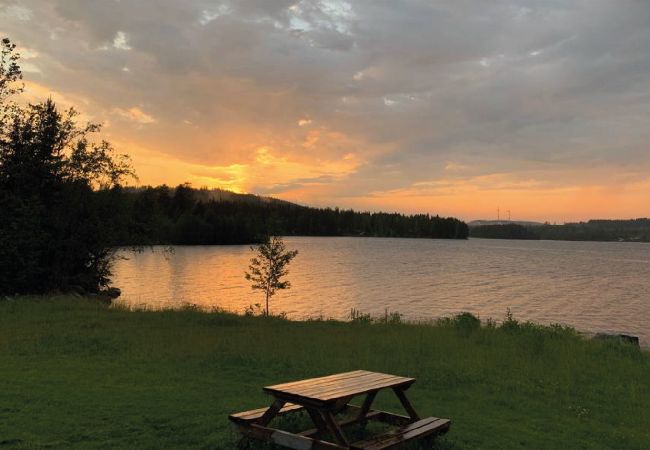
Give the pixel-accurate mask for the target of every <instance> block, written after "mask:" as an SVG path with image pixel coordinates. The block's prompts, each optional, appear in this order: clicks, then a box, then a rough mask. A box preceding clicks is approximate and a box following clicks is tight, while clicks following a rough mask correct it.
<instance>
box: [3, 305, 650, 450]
mask: <svg viewBox="0 0 650 450" xmlns="http://www.w3.org/2000/svg"><path fill="white" fill-rule="evenodd" d="M511 325H512V326H507V327H504V328H496V327H488V328H485V327H484V328H481V329H473V328H472V327H471V323H470V324H469V325H468V326H462V325H460V326H459V325H458V324H457V323H454V322H452V321H450V322H449V323H447V324H446V325H442V326H431V325H401V324H391V325H378V324H367V323H341V322H328V321H321V322H289V321H284V320H280V319H274V318H254V317H240V316H235V315H230V314H224V313H209V314H208V313H201V312H198V311H191V310H188V311H176V312H172V311H160V312H128V311H124V310H119V309H109V308H106V307H103V306H100V305H98V304H95V303H93V302H91V301H87V300H83V299H71V298H49V299H43V298H19V299H15V300H0V449H2V448H14V447H17V448H40V447H52V448H235V447H236V445H237V444H236V443H237V436H236V435H234V434H233V432H232V431H231V430H230V427H229V424H228V420H227V415H228V413H230V412H234V411H242V410H245V409H251V408H255V407H261V406H265V405H266V404H267V403H268V402H269V399H268V398H267V397H266V396H265V395H264V394H263V393H262V391H261V387H262V386H264V385H268V384H274V383H279V382H283V381H289V380H294V379H300V378H306V377H312V376H319V375H326V374H330V373H335V372H342V371H347V370H353V369H360V368H362V369H367V370H375V371H382V372H388V373H395V374H400V375H407V376H412V377H415V378H417V382H416V383H415V385H414V386H413V387H412V388H411V390H410V391H409V394H410V398H411V400H412V401H413V403H414V404H415V406H416V408H417V409H418V410H419V412H420V414H421V415H423V416H425V415H434V416H438V417H447V418H451V419H452V420H453V425H452V428H451V431H450V432H449V434H447V435H446V436H445V437H443V438H441V439H439V440H438V441H437V443H436V446H437V447H439V448H448V449H452V448H453V449H461V448H494V449H505V448H526V449H530V448H603V449H604V448H618V449H622V448H638V449H647V448H650V356H649V355H648V354H647V353H644V352H642V351H639V350H638V349H636V348H635V347H633V346H631V345H623V344H618V343H616V342H607V341H586V340H584V339H582V338H581V337H579V336H578V335H577V334H576V333H575V332H573V331H571V330H566V329H559V328H558V329H552V328H542V327H536V326H531V325H523V326H522V325H516V324H511ZM376 406H379V407H382V408H387V409H393V410H395V411H400V408H399V404H398V403H397V401H396V400H395V399H393V398H391V396H390V395H388V394H386V395H381V394H380V396H378V402H377V405H376ZM288 425H291V424H290V423H288ZM250 448H262V447H260V446H256V445H251V446H250Z"/></svg>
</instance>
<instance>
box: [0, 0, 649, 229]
mask: <svg viewBox="0 0 650 450" xmlns="http://www.w3.org/2000/svg"><path fill="white" fill-rule="evenodd" d="M82 3H83V7H80V5H81V4H82ZM113 3H114V2H112V1H105V2H91V3H86V2H82V1H81V0H56V1H46V0H29V1H20V2H17V1H11V0H7V1H0V34H2V35H6V36H10V37H11V38H12V40H14V41H15V42H16V43H17V44H18V46H19V48H20V49H21V53H22V56H23V59H22V65H23V70H24V75H25V83H26V93H27V97H28V98H30V99H34V100H36V99H43V98H47V97H52V98H53V99H54V100H55V101H57V103H58V104H59V105H60V106H61V107H70V106H74V107H76V108H77V109H78V110H79V111H81V112H82V113H83V115H82V116H81V117H82V119H84V120H94V121H98V122H101V123H103V124H104V131H105V137H106V138H107V139H108V140H110V141H111V142H112V143H113V144H114V146H115V147H116V148H117V149H118V150H120V151H121V152H124V153H128V154H130V155H131V157H132V159H133V162H134V166H135V169H136V171H137V173H138V175H139V183H140V184H145V185H158V184H168V185H176V184H180V183H184V182H189V183H191V184H192V185H193V186H195V187H204V186H205V187H211V188H212V187H214V188H223V189H228V190H232V191H234V192H240V193H243V192H250V193H255V194H259V195H268V196H273V197H278V198H282V199H286V200H290V201H296V202H300V203H304V204H309V205H314V206H338V207H342V208H349V207H350V208H355V209H362V210H385V211H400V212H409V213H416V212H426V213H431V214H440V215H445V216H447V215H452V216H457V217H460V218H462V219H465V220H471V219H493V218H496V216H497V209H499V210H500V211H502V212H505V211H510V213H511V217H512V218H513V219H521V220H538V221H550V222H558V223H560V222H565V221H575V220H585V219H589V218H631V217H642V216H648V215H650V206H649V205H650V203H649V202H648V199H649V198H650V175H649V174H650V170H649V169H650V152H648V151H647V145H648V142H650V128H649V127H648V126H647V120H648V117H649V114H650V97H649V96H648V92H650V72H648V70H647V67H648V64H649V63H650V53H649V52H648V51H647V49H648V48H650V28H648V27H647V23H648V13H647V12H648V8H647V6H646V5H645V4H644V3H643V2H625V5H626V6H625V7H620V6H619V4H618V2H610V1H605V0H602V1H601V0H597V1H594V2H566V3H562V2H559V3H558V2H552V3H548V2H529V1H524V0H510V1H506V2H498V3H497V4H492V3H489V2H478V1H477V2H460V3H456V2H440V3H439V4H432V2H425V1H415V2H394V3H393V2H382V3H381V4H379V2H373V1H369V0H368V1H366V0H361V1H355V2H351V1H350V2H348V1H344V0H327V1H324V0H323V1H307V0H301V1H299V0H286V1H284V0H283V1H267V0H252V1H246V2H239V1H223V2H217V3H215V2H207V1H202V0H192V1H187V2H185V1H184V2H179V1H175V0H174V1H173V0H163V1H160V2H156V7H155V8H151V5H145V3H148V2H141V1H136V0H127V1H121V2H119V4H120V7H119V8H114V7H113V6H112V5H113ZM470 6H471V7H470ZM613 24H616V26H614V25H613ZM405 30H408V32H407V33H406V32H405ZM468 30H471V32H469V31H468Z"/></svg>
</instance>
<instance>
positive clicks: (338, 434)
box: [321, 410, 350, 447]
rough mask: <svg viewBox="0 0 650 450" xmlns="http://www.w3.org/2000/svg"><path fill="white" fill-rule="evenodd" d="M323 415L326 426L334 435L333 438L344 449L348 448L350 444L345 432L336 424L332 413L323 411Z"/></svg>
mask: <svg viewBox="0 0 650 450" xmlns="http://www.w3.org/2000/svg"><path fill="white" fill-rule="evenodd" d="M321 415H322V417H323V420H324V421H325V424H326V425H327V429H328V430H329V432H330V433H332V436H333V437H334V440H335V441H336V443H337V444H339V445H342V446H344V447H348V446H349V445H350V443H349V442H348V440H347V439H346V437H345V435H344V434H343V430H341V427H340V426H339V424H338V423H336V419H334V415H333V414H332V412H331V411H327V410H326V411H321Z"/></svg>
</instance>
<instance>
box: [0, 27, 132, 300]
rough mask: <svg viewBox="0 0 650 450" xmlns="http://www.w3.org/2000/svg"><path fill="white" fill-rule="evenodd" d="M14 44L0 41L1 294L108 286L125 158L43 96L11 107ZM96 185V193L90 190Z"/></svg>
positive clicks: (93, 127)
mask: <svg viewBox="0 0 650 450" xmlns="http://www.w3.org/2000/svg"><path fill="white" fill-rule="evenodd" d="M17 61H18V55H17V54H16V53H15V46H14V45H13V44H12V43H11V42H10V41H9V40H8V39H3V40H2V65H1V68H0V101H2V114H3V116H2V119H3V120H2V125H1V126H0V211H2V217H3V220H2V221H1V222H0V249H1V252H0V294H14V293H42V292H47V291H52V290H71V289H79V290H85V291H90V292H97V291H98V290H100V289H101V288H102V287H105V286H107V285H108V283H109V277H110V266H111V262H112V260H113V256H114V246H115V244H117V242H118V236H119V232H118V229H119V228H120V227H119V226H118V225H119V224H120V223H121V222H120V217H119V214H117V213H116V211H119V210H120V209H119V202H120V200H121V196H120V182H121V181H122V180H123V179H124V178H125V177H127V176H133V175H134V174H133V172H132V170H131V166H130V164H129V160H128V157H127V156H125V155H115V152H114V150H113V148H112V147H111V146H110V144H109V143H107V142H105V141H100V142H95V141H94V140H92V137H93V136H94V135H95V134H97V133H98V132H99V131H100V126H99V125H98V124H93V123H89V124H86V125H83V126H80V125H79V124H78V123H77V121H76V118H77V116H78V113H77V112H76V111H75V110H74V109H69V110H67V111H65V112H60V111H59V110H58V109H57V107H56V105H55V104H54V102H53V101H52V100H51V99H48V100H46V101H44V102H41V103H37V104H29V105H27V106H18V105H17V104H16V103H12V102H11V101H10V99H9V96H11V95H13V94H17V93H20V92H21V90H22V89H21V87H16V86H15V83H16V82H17V80H19V79H20V78H21V74H20V68H19V66H18V63H17ZM96 189H99V190H96Z"/></svg>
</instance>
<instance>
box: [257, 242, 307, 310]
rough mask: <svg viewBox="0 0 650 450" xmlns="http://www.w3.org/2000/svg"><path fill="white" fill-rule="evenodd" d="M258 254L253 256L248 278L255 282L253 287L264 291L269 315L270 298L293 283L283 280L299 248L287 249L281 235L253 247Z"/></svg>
mask: <svg viewBox="0 0 650 450" xmlns="http://www.w3.org/2000/svg"><path fill="white" fill-rule="evenodd" d="M251 250H252V251H254V252H256V253H257V254H256V256H254V257H253V258H251V262H250V266H249V267H248V270H249V271H248V272H246V279H247V280H248V281H250V282H252V283H253V285H252V288H253V289H259V290H261V291H264V294H265V295H266V308H265V310H264V315H266V316H268V315H269V299H270V298H271V297H272V296H273V295H274V294H275V293H276V291H278V290H280V289H289V288H290V287H291V283H290V282H289V281H282V278H283V277H284V276H285V275H287V274H288V273H289V271H288V270H287V265H289V263H290V262H291V260H292V259H293V258H295V257H296V255H297V254H298V250H287V249H286V247H285V245H284V241H283V240H282V238H281V237H278V236H272V237H269V238H267V239H266V240H265V241H264V242H263V243H261V244H260V245H259V246H258V247H251Z"/></svg>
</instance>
